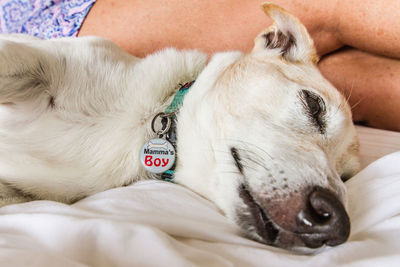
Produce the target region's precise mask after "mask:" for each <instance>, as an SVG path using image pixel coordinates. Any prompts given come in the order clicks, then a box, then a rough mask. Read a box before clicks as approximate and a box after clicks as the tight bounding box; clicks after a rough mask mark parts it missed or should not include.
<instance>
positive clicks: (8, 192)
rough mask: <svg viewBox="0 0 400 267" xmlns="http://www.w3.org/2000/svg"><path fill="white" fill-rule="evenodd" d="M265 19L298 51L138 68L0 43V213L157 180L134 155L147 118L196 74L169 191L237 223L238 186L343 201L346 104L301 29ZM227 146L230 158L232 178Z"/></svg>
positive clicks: (157, 61) (85, 44) (103, 43)
mask: <svg viewBox="0 0 400 267" xmlns="http://www.w3.org/2000/svg"><path fill="white" fill-rule="evenodd" d="M273 10H274V11H273V12H272V13H271V14H270V15H271V16H272V17H274V16H275V17H274V18H275V19H276V25H275V26H274V27H272V28H270V29H269V30H270V31H277V29H283V31H284V32H285V33H287V32H290V33H291V34H293V36H294V37H295V38H296V40H297V42H298V43H297V44H296V46H295V47H293V48H292V49H290V50H289V51H287V52H286V53H283V52H282V51H280V50H279V48H277V49H266V48H265V39H263V36H262V34H260V36H258V37H257V38H256V40H255V47H254V49H253V51H252V52H251V53H249V54H242V53H240V52H225V53H220V54H216V55H214V56H213V57H212V59H211V60H210V62H209V63H208V64H207V66H206V62H207V56H206V55H204V54H202V53H200V52H197V51H177V50H174V49H166V50H163V51H160V52H159V53H155V54H153V55H149V56H148V57H146V58H144V59H139V58H135V57H133V56H131V55H128V54H126V53H125V52H123V51H121V50H120V49H119V48H118V47H117V46H115V45H114V44H112V43H111V42H109V41H107V40H104V39H100V38H95V37H88V38H78V39H69V38H65V39H58V40H48V41H43V40H39V39H35V38H31V37H26V36H21V35H11V36H10V35H6V36H1V38H0V103H1V104H2V105H0V177H1V181H2V182H3V187H2V190H3V193H1V192H0V194H2V196H3V205H4V204H8V203H14V202H20V201H24V200H26V199H27V200H31V199H52V200H58V201H64V202H72V201H75V200H77V199H80V198H82V197H85V196H87V195H90V194H93V193H96V192H99V191H103V190H106V189H109V188H112V187H117V186H123V185H126V184H129V183H132V182H134V181H137V180H139V179H149V178H154V176H152V175H150V174H149V173H147V172H145V171H144V169H143V168H142V167H141V166H140V163H139V150H140V147H141V146H142V145H143V144H144V142H145V141H146V140H147V139H149V138H152V137H154V134H153V133H152V131H151V130H150V122H151V120H152V118H153V117H154V115H155V114H157V113H158V112H161V111H164V110H165V108H166V107H167V106H168V104H169V103H170V102H171V100H172V97H173V95H174V94H175V92H176V90H177V89H178V88H179V84H180V83H184V82H187V81H191V80H194V79H196V82H195V84H194V85H193V86H192V88H191V89H190V91H189V93H188V94H187V96H186V97H185V100H184V104H183V107H182V108H181V109H180V112H179V114H178V119H177V122H178V128H177V130H178V145H177V151H178V165H177V168H176V177H175V181H176V182H177V183H180V184H182V185H184V186H187V187H189V188H191V189H192V190H194V191H196V192H198V193H200V194H202V195H203V196H205V197H207V198H208V199H210V200H212V201H214V202H215V203H216V204H217V205H218V206H219V207H220V208H221V209H222V211H223V212H224V213H226V215H227V216H228V217H229V218H231V219H232V220H234V221H235V220H237V212H238V207H239V209H240V208H243V209H245V207H244V204H243V201H242V199H241V198H240V197H239V195H238V187H240V185H241V184H242V183H246V184H247V185H248V186H249V187H250V188H251V190H252V192H253V193H254V194H256V195H257V198H266V199H271V201H272V202H274V201H278V202H279V201H284V200H285V199H286V198H288V195H289V194H290V193H294V192H297V191H301V190H302V189H303V188H307V187H310V186H321V187H324V188H329V189H330V190H331V191H333V192H335V193H336V194H337V195H338V197H339V198H340V199H341V200H342V201H345V190H344V186H343V183H342V182H341V181H340V175H341V174H342V173H354V172H355V171H357V169H358V160H357V139H356V136H355V131H354V127H353V125H352V122H351V112H350V108H349V106H348V105H347V103H346V101H345V99H344V98H343V96H341V95H340V94H339V93H338V92H337V91H336V90H335V88H333V86H332V85H331V84H329V82H327V81H326V80H325V79H324V78H323V77H322V76H321V74H320V73H319V72H318V70H317V68H316V66H315V64H314V62H313V60H312V57H313V55H315V49H314V47H313V45H312V40H311V39H310V38H309V36H308V34H307V32H306V31H305V29H304V27H303V26H302V25H300V24H298V21H296V20H294V19H293V18H292V17H290V16H289V15H285V13H282V12H279V10H275V9H273ZM275 13H276V14H275ZM274 14H275V15H274ZM287 16H289V17H287ZM264 33H265V32H264ZM293 49H294V50H293ZM303 89H307V90H309V91H311V92H315V93H316V94H318V95H320V96H321V97H322V98H323V99H324V102H325V105H326V115H325V120H326V128H325V130H324V133H321V132H320V131H319V130H318V129H317V128H316V127H315V125H313V123H312V122H311V121H310V118H309V116H308V115H307V112H306V111H305V107H304V106H303V105H302V101H301V99H300V97H299V92H300V91H301V90H303ZM53 104H54V105H53ZM232 147H237V148H238V149H239V150H240V153H241V156H242V158H243V165H244V171H243V173H240V172H239V171H238V169H237V167H236V165H235V162H234V160H233V158H232V156H231V152H230V149H231V148H232ZM272 185H273V186H272ZM273 188H275V189H273ZM21 193H24V194H25V196H24V194H22V195H21ZM24 197H25V199H24ZM267 208H268V207H267ZM247 230H248V231H249V234H250V235H252V236H253V237H255V238H258V239H260V237H259V236H257V234H256V233H255V232H254V231H252V230H251V229H247Z"/></svg>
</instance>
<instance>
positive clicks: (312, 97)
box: [300, 89, 326, 133]
mask: <svg viewBox="0 0 400 267" xmlns="http://www.w3.org/2000/svg"><path fill="white" fill-rule="evenodd" d="M300 99H301V101H302V103H303V105H304V107H305V108H306V109H307V111H308V114H309V116H310V117H311V118H312V119H313V121H314V122H315V124H316V125H317V126H318V128H319V130H320V132H321V133H323V132H324V131H323V130H324V128H325V122H324V120H323V119H324V115H325V113H326V106H325V101H324V100H323V98H322V97H321V96H319V95H318V94H316V93H314V92H312V91H309V90H306V89H303V90H301V91H300Z"/></svg>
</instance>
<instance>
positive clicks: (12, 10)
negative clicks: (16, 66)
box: [0, 0, 96, 39]
mask: <svg viewBox="0 0 400 267" xmlns="http://www.w3.org/2000/svg"><path fill="white" fill-rule="evenodd" d="M95 1H96V0H65V1H63V0H53V1H51V0H0V33H25V34H29V35H33V36H36V37H40V38H43V39H50V38H59V37H66V36H76V35H77V34H78V31H79V29H80V27H81V25H82V23H83V21H84V19H85V17H86V15H87V13H88V12H89V10H90V8H91V7H92V6H93V4H94V2H95Z"/></svg>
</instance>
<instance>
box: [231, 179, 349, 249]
mask: <svg viewBox="0 0 400 267" xmlns="http://www.w3.org/2000/svg"><path fill="white" fill-rule="evenodd" d="M306 191H307V192H308V194H303V195H301V196H300V194H299V195H294V196H290V197H289V198H287V199H286V200H284V201H279V202H276V203H273V202H271V201H270V200H265V199H261V198H260V197H258V196H257V194H256V193H254V192H252V191H251V190H250V189H249V188H248V187H246V186H244V185H242V186H241V188H240V189H239V195H240V197H241V199H242V200H243V202H244V204H245V205H246V206H247V209H246V210H245V211H243V210H242V211H238V223H239V225H240V226H241V227H242V228H243V229H244V230H245V231H246V232H250V235H251V231H255V232H256V235H257V236H258V237H259V239H261V241H262V242H264V243H266V244H268V245H273V246H277V247H282V248H287V249H290V248H299V247H307V248H313V249H315V248H319V247H322V246H324V245H328V246H336V245H340V244H342V243H344V242H345V241H346V240H347V239H348V237H349V234H350V220H349V217H348V215H347V213H346V210H345V208H344V206H343V204H342V203H341V201H340V200H339V199H338V198H337V197H336V196H335V195H334V194H333V193H332V192H330V191H329V190H327V189H324V188H321V187H314V188H310V189H308V190H306ZM254 229H255V230H254ZM253 236H254V234H253Z"/></svg>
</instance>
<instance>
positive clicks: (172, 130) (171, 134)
mask: <svg viewBox="0 0 400 267" xmlns="http://www.w3.org/2000/svg"><path fill="white" fill-rule="evenodd" d="M193 83H194V81H191V82H187V83H185V84H184V85H182V86H181V87H180V88H179V90H178V91H177V92H176V94H175V96H174V98H173V100H172V102H171V104H170V105H169V106H168V107H167V109H166V110H165V114H166V115H167V116H169V115H170V117H169V119H170V123H168V118H167V117H164V118H163V119H162V121H161V123H162V129H166V128H167V127H168V129H167V132H166V133H165V139H166V140H167V141H168V142H170V143H171V144H172V146H173V147H174V148H175V152H176V141H177V136H176V113H178V112H179V109H180V107H181V106H182V104H183V99H184V97H185V95H186V93H187V92H188V91H189V89H190V87H191V86H192V85H193ZM160 137H163V136H160ZM176 160H177V159H176ZM174 172H175V164H174V165H173V166H172V168H171V169H169V170H167V171H166V172H164V173H162V174H161V178H162V179H163V180H165V181H172V179H173V176H174Z"/></svg>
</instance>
